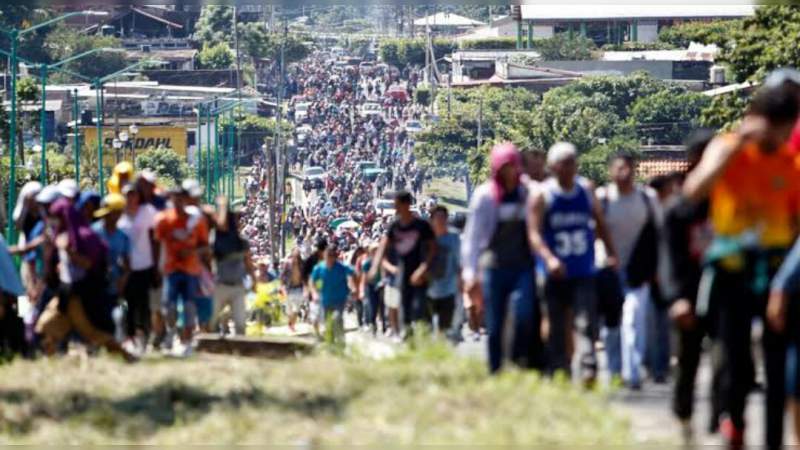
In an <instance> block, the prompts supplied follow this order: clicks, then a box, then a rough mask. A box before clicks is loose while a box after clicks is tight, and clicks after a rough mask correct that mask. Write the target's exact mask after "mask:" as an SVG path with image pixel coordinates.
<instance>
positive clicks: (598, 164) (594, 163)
mask: <svg viewBox="0 0 800 450" xmlns="http://www.w3.org/2000/svg"><path fill="white" fill-rule="evenodd" d="M619 153H626V154H628V155H632V156H634V157H636V156H637V155H638V154H639V153H640V151H639V143H638V142H637V141H636V140H635V139H628V138H624V137H623V138H619V137H615V138H612V139H611V140H610V141H608V142H606V143H604V144H600V145H598V146H596V147H594V148H592V149H591V150H589V151H587V152H585V153H583V154H582V155H581V156H580V157H579V158H578V171H579V173H580V174H581V176H584V177H586V178H588V179H590V180H592V181H593V182H594V183H595V184H596V185H601V184H605V183H607V182H608V162H609V160H610V159H611V158H612V157H613V156H614V155H616V154H619Z"/></svg>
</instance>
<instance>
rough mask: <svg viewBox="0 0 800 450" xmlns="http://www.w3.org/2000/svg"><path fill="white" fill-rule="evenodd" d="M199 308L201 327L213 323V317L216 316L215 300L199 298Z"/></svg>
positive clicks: (196, 301)
mask: <svg viewBox="0 0 800 450" xmlns="http://www.w3.org/2000/svg"><path fill="white" fill-rule="evenodd" d="M195 305H196V306H197V322H198V323H199V324H200V325H205V324H208V323H210V322H211V316H213V315H214V299H212V298H210V297H197V298H196V299H195Z"/></svg>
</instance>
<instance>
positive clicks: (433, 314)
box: [428, 294, 456, 333]
mask: <svg viewBox="0 0 800 450" xmlns="http://www.w3.org/2000/svg"><path fill="white" fill-rule="evenodd" d="M455 310H456V296H455V294H454V295H450V296H447V297H443V298H428V319H430V323H431V326H432V327H433V330H434V331H439V332H442V333H447V332H448V331H450V327H451V326H452V325H453V313H454V311H455ZM434 321H436V324H435V325H436V326H433V325H434Z"/></svg>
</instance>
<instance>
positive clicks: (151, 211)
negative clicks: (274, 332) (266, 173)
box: [2, 162, 255, 361]
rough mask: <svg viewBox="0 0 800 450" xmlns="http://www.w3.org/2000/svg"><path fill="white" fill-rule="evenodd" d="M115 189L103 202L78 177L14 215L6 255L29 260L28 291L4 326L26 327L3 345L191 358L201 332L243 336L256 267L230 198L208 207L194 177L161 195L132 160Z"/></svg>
mask: <svg viewBox="0 0 800 450" xmlns="http://www.w3.org/2000/svg"><path fill="white" fill-rule="evenodd" d="M107 187H108V194H107V195H105V197H103V198H101V197H100V195H98V194H97V193H96V192H94V191H91V190H80V189H79V188H78V185H77V183H76V182H75V181H74V180H71V179H67V180H62V181H60V182H59V183H57V184H52V185H47V186H42V185H41V184H40V183H39V182H36V181H31V182H28V183H27V184H25V185H24V187H23V188H22V190H21V192H20V195H19V199H18V201H17V204H16V209H15V210H14V211H13V220H14V224H15V225H16V230H17V232H18V233H19V239H18V244H17V245H15V246H12V247H10V248H7V247H6V248H4V250H5V253H4V254H3V257H4V258H7V262H9V263H10V262H11V261H10V257H11V255H18V256H19V257H20V260H21V265H20V279H21V284H20V285H19V287H18V288H16V289H13V290H12V291H11V292H6V295H7V297H5V298H4V302H3V308H2V311H3V313H4V320H6V319H8V318H9V317H11V316H15V317H17V318H18V319H19V320H18V321H16V322H15V324H16V326H14V327H9V328H8V329H4V335H5V336H4V337H5V339H6V341H5V342H7V343H8V345H9V346H10V347H12V349H13V350H14V351H18V352H20V353H23V354H27V355H35V354H37V353H43V354H46V355H52V354H55V353H57V352H60V351H64V350H66V349H67V346H68V343H69V341H70V338H71V337H73V336H75V335H77V336H79V337H80V338H81V339H82V340H83V341H84V342H85V343H86V344H87V345H88V346H89V348H91V349H97V348H106V349H107V350H109V351H111V352H114V353H119V354H121V355H123V356H124V357H125V358H126V359H127V360H131V361H133V360H136V359H137V358H139V357H141V355H142V354H143V353H144V352H145V351H146V350H147V349H148V348H152V349H156V350H158V349H161V350H164V351H167V350H169V351H173V352H180V353H181V354H188V353H190V352H191V350H192V348H193V347H192V337H193V334H194V333H195V332H196V331H198V330H205V331H209V330H226V329H227V327H229V326H230V325H231V323H232V324H233V328H234V329H235V332H237V333H240V334H243V333H244V331H245V319H246V317H245V307H244V297H245V289H244V281H245V278H246V276H248V275H249V276H251V279H255V271H254V269H253V266H252V258H251V256H250V254H249V246H248V242H247V241H246V240H245V239H244V238H243V237H242V236H241V233H240V226H239V221H240V216H241V211H237V210H235V209H234V208H231V207H230V205H228V202H227V199H226V198H225V197H220V198H219V199H217V203H216V207H211V206H205V205H203V204H202V196H203V191H202V188H200V185H199V183H198V182H197V181H196V180H191V179H187V180H184V181H183V183H182V184H181V186H179V187H176V188H173V189H169V190H162V189H159V188H158V184H157V179H156V174H155V173H154V172H152V171H150V170H143V171H141V172H140V173H138V174H135V173H134V171H133V167H132V166H131V164H130V163H127V162H122V163H120V164H118V165H117V166H116V167H115V169H114V173H113V175H112V177H111V179H110V180H109V182H108V186H107ZM11 267H13V263H12V266H11ZM5 275H6V277H4V280H13V279H14V277H13V275H14V274H13V273H6V274H5ZM12 285H14V284H13V283H12ZM4 290H5V282H4ZM23 296H24V298H25V299H27V308H24V309H23V308H20V306H19V303H18V302H17V298H16V297H23ZM13 313H16V314H13ZM231 319H232V320H231ZM173 344H174V345H173Z"/></svg>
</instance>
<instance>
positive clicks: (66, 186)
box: [57, 178, 80, 198]
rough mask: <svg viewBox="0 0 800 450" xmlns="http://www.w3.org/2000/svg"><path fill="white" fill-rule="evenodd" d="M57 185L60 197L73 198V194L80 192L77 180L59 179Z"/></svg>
mask: <svg viewBox="0 0 800 450" xmlns="http://www.w3.org/2000/svg"><path fill="white" fill-rule="evenodd" d="M57 186H58V191H59V193H61V196H62V197H67V198H75V196H77V195H78V192H80V188H78V182H77V181H75V180H73V179H72V178H67V179H66V180H61V181H60V182H59V183H58V185H57Z"/></svg>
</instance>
